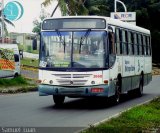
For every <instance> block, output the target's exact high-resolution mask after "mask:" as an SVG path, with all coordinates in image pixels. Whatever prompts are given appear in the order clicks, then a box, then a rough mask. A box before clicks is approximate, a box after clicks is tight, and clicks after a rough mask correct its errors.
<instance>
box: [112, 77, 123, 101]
mask: <svg viewBox="0 0 160 133" xmlns="http://www.w3.org/2000/svg"><path fill="white" fill-rule="evenodd" d="M121 83H122V82H121V78H118V79H117V82H116V88H115V89H116V90H115V95H114V96H113V102H114V103H115V104H119V103H120V100H121V86H122V84H121Z"/></svg>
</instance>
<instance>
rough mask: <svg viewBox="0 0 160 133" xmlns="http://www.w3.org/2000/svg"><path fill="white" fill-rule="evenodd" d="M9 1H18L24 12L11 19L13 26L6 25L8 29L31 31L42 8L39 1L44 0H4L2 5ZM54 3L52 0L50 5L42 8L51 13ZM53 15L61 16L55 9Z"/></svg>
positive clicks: (19, 31)
mask: <svg viewBox="0 0 160 133" xmlns="http://www.w3.org/2000/svg"><path fill="white" fill-rule="evenodd" d="M11 1H18V2H19V3H21V4H22V6H23V8H24V14H23V16H22V17H21V18H20V19H19V20H17V21H12V22H13V23H14V25H15V27H12V26H10V25H7V28H8V31H9V32H18V33H32V29H33V21H34V20H35V19H38V18H39V16H40V11H41V9H42V8H44V7H41V3H42V2H43V1H44V0H4V7H5V5H6V4H7V3H8V2H11ZM53 1H54V0H53ZM56 4H57V2H56V1H54V2H52V4H51V5H49V6H48V7H45V8H44V9H45V10H46V12H47V13H50V14H51V13H52V11H53V9H54V8H55V6H56ZM54 16H61V13H60V11H59V10H57V11H56V13H55V15H54Z"/></svg>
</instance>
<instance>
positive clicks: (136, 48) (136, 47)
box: [134, 33, 139, 55]
mask: <svg viewBox="0 0 160 133" xmlns="http://www.w3.org/2000/svg"><path fill="white" fill-rule="evenodd" d="M138 52H139V50H138V44H137V34H136V33H134V54H135V55H138V54H139V53H138Z"/></svg>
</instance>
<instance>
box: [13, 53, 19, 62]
mask: <svg viewBox="0 0 160 133" xmlns="http://www.w3.org/2000/svg"><path fill="white" fill-rule="evenodd" d="M14 61H15V62H19V55H18V54H14Z"/></svg>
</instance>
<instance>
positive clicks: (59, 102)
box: [53, 95, 65, 106]
mask: <svg viewBox="0 0 160 133" xmlns="http://www.w3.org/2000/svg"><path fill="white" fill-rule="evenodd" d="M64 99H65V96H57V95H53V101H54V103H55V105H56V106H60V105H62V104H63V103H64Z"/></svg>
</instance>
